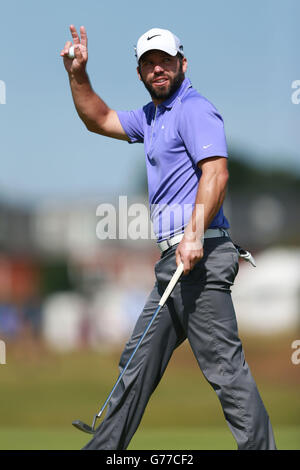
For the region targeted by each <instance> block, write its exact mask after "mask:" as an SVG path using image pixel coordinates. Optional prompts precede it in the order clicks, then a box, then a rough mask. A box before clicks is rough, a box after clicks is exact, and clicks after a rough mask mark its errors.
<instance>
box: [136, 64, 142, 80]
mask: <svg viewBox="0 0 300 470" xmlns="http://www.w3.org/2000/svg"><path fill="white" fill-rule="evenodd" d="M136 71H137V74H138V77H139V79H140V80H141V81H142V77H141V72H140V66H139V65H138V66H137V68H136Z"/></svg>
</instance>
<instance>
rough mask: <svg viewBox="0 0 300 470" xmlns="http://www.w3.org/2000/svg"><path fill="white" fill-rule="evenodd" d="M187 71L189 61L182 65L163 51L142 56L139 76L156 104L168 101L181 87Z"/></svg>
mask: <svg viewBox="0 0 300 470" xmlns="http://www.w3.org/2000/svg"><path fill="white" fill-rule="evenodd" d="M186 70H187V60H186V58H185V57H184V58H183V59H182V63H180V60H179V58H178V57H176V56H175V57H173V56H171V55H169V54H167V53H166V52H163V51H156V50H154V51H149V52H146V53H145V54H143V55H142V57H141V59H140V62H139V67H138V68H137V72H138V76H139V78H140V80H142V82H143V83H144V85H145V87H146V88H147V90H148V91H149V93H150V95H151V97H152V99H153V101H154V103H155V104H159V103H162V102H163V101H165V100H167V99H168V98H169V97H170V96H172V95H173V93H174V92H175V91H176V90H177V89H178V88H179V87H180V85H181V83H182V82H183V80H184V74H185V72H186Z"/></svg>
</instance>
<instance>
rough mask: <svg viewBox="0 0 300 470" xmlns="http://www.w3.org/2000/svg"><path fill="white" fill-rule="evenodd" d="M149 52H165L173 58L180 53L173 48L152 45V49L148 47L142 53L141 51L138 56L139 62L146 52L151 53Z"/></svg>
mask: <svg viewBox="0 0 300 470" xmlns="http://www.w3.org/2000/svg"><path fill="white" fill-rule="evenodd" d="M149 51H163V52H166V53H167V54H169V55H171V56H173V57H175V56H176V54H177V52H178V51H177V50H176V49H174V48H173V47H172V48H168V47H162V46H159V45H157V46H155V44H151V47H147V48H144V49H142V50H141V51H139V54H138V55H137V60H138V61H139V60H140V59H141V57H142V56H143V55H144V54H146V52H149Z"/></svg>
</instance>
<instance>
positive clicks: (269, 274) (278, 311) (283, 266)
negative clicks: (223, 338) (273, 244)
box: [232, 248, 300, 334]
mask: <svg viewBox="0 0 300 470" xmlns="http://www.w3.org/2000/svg"><path fill="white" fill-rule="evenodd" d="M255 260H256V265H257V267H256V268H253V267H252V266H251V265H250V264H248V263H246V262H244V261H241V262H240V271H239V274H238V276H237V278H236V281H235V285H234V286H233V288H232V298H233V302H234V305H235V310H236V315H237V319H238V325H239V328H240V330H243V331H247V332H254V331H255V332H261V333H270V334H271V333H280V332H286V331H288V330H293V329H295V328H296V327H297V326H299V324H300V250H299V249H287V248H273V249H269V250H266V251H264V252H262V253H260V254H259V255H257V256H255Z"/></svg>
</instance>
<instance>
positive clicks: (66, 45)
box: [60, 41, 72, 56]
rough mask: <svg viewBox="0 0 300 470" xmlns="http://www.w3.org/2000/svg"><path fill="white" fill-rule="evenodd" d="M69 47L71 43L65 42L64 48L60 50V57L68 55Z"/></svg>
mask: <svg viewBox="0 0 300 470" xmlns="http://www.w3.org/2000/svg"><path fill="white" fill-rule="evenodd" d="M71 46H72V42H71V41H67V42H66V44H65V47H64V48H63V49H62V51H61V53H60V55H61V56H64V55H68V53H69V49H70V47H71Z"/></svg>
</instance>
